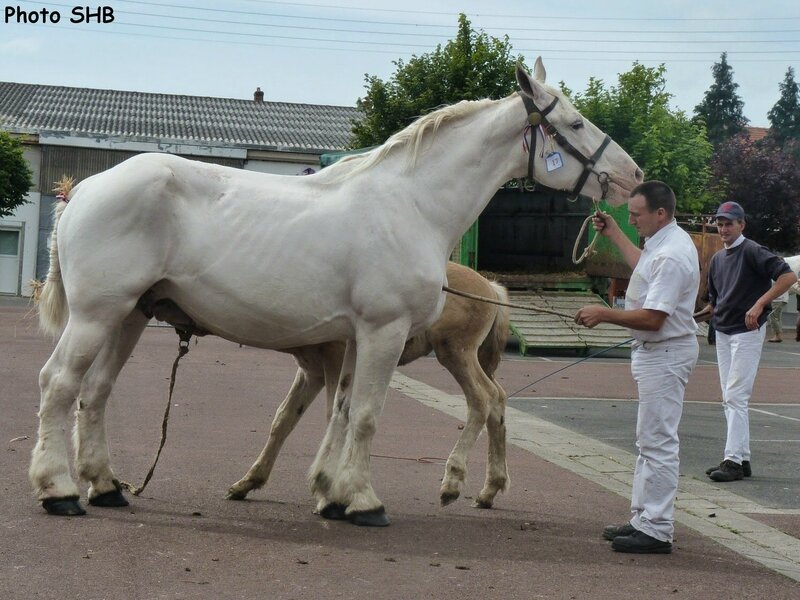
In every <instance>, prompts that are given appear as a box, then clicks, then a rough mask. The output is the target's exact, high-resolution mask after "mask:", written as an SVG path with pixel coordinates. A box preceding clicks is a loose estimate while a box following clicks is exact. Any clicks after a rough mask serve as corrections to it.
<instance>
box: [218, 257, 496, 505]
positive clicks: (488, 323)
mask: <svg viewBox="0 0 800 600" xmlns="http://www.w3.org/2000/svg"><path fill="white" fill-rule="evenodd" d="M447 281H448V284H449V286H450V287H451V288H453V289H456V290H459V291H461V292H467V293H470V294H473V295H476V296H482V297H484V298H489V299H491V300H496V301H499V302H507V301H508V295H507V293H506V290H505V288H504V287H502V286H501V285H498V284H496V283H492V282H490V281H488V280H487V279H486V278H484V277H482V276H481V275H479V274H478V273H476V272H475V271H473V270H472V269H469V268H467V267H464V266H462V265H459V264H456V263H452V262H451V263H448V265H447ZM508 319H509V311H508V308H506V307H502V306H498V305H495V304H487V303H484V302H476V301H475V300H469V299H466V298H463V297H460V296H453V295H451V294H448V295H447V299H446V300H445V303H444V309H443V310H442V314H441V316H440V317H439V319H438V320H437V321H436V322H435V323H434V324H433V325H431V327H430V328H428V329H427V330H426V331H424V332H423V333H420V334H418V335H416V336H414V337H412V338H411V339H410V340H408V341H407V342H406V346H405V348H404V350H403V354H402V355H401V356H400V363H399V364H400V365H401V366H402V365H405V364H408V363H410V362H412V361H415V360H417V359H418V358H420V357H422V356H426V355H427V354H429V353H430V352H431V351H433V352H434V353H435V354H436V359H437V360H438V361H439V362H440V363H441V364H442V366H444V367H445V368H446V369H447V370H448V371H450V373H451V374H452V375H453V377H454V378H455V380H456V381H457V382H458V384H459V385H460V386H461V389H462V390H464V397H465V399H466V402H467V423H466V426H465V427H464V429H463V430H462V432H461V435H460V436H459V439H458V442H457V443H456V445H455V447H454V448H453V450H452V452H451V453H450V457H449V458H448V459H447V465H446V466H445V471H444V477H443V478H442V486H441V489H440V491H439V495H440V499H441V503H442V506H445V505H447V504H450V503H451V502H453V501H454V500H456V499H457V498H458V496H459V495H460V493H461V489H460V488H461V486H462V485H463V483H464V481H465V479H466V477H467V456H468V455H469V451H470V449H471V448H472V446H473V445H474V444H475V440H477V439H478V436H479V435H480V433H481V431H482V430H483V427H484V425H485V426H486V431H487V433H488V437H489V448H488V456H487V461H486V479H485V481H484V484H483V489H482V490H481V492H480V494H478V497H477V498H476V500H475V505H476V506H478V507H480V508H491V507H492V504H493V503H494V497H495V496H496V495H497V492H499V491H501V490H502V491H505V489H506V488H507V486H508V481H509V480H508V468H507V466H506V426H505V408H506V393H505V390H503V388H502V387H501V386H500V384H499V383H497V381H496V380H495V378H494V373H495V371H496V370H497V366H498V365H499V364H500V359H501V357H502V354H503V349H504V348H505V346H506V341H507V340H508V333H509V329H508ZM344 350H345V344H344V343H343V342H327V343H325V344H317V345H315V346H306V347H304V348H295V349H293V350H291V351H290V352H291V353H292V354H293V355H294V357H295V359H296V360H297V364H298V369H297V375H296V376H295V380H294V383H293V384H292V387H291V389H290V390H289V393H288V395H287V396H286V398H285V399H284V401H283V402H282V403H281V405H280V407H278V411H277V412H276V414H275V418H274V419H273V421H272V426H271V428H270V433H269V437H268V438H267V444H266V446H264V449H263V450H262V451H261V454H260V455H259V456H258V459H256V462H255V463H253V466H252V467H250V470H249V471H248V472H247V474H246V475H245V476H244V477H243V478H242V479H240V480H239V481H237V482H236V483H234V484H233V485H232V486H231V488H230V490H228V498H230V499H231V500H244V499H245V497H246V496H247V494H248V493H249V492H250V491H251V490H254V489H258V488H260V487H262V486H263V485H264V484H265V483H266V482H267V479H269V476H270V473H271V472H272V467H273V466H274V465H275V460H276V459H277V457H278V453H279V452H280V450H281V447H282V446H283V443H284V441H286V438H287V437H288V436H289V434H291V432H292V430H293V429H294V427H295V425H297V423H298V422H299V421H300V418H301V417H302V416H303V414H305V412H306V410H307V409H308V407H309V405H310V404H311V403H312V402H313V401H314V399H315V398H316V397H317V395H318V394H319V392H320V390H322V388H323V387H324V388H325V390H326V395H327V400H328V406H327V415H328V419H330V417H331V415H332V412H333V401H334V396H335V394H336V384H337V382H338V378H339V372H340V371H341V368H342V360H343V358H344ZM327 516H335V515H334V511H333V510H332V509H329V510H328V513H327Z"/></svg>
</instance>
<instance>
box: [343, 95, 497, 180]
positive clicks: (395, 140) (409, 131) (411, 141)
mask: <svg viewBox="0 0 800 600" xmlns="http://www.w3.org/2000/svg"><path fill="white" fill-rule="evenodd" d="M491 102H492V100H490V99H488V98H487V99H483V100H462V101H461V102H457V103H456V104H451V105H450V106H445V107H443V108H440V109H438V110H435V111H433V112H431V113H428V114H427V115H423V116H421V117H420V118H419V119H417V120H416V121H414V122H413V123H411V125H409V126H408V127H406V128H405V129H402V130H400V131H398V132H397V133H395V134H394V135H393V136H392V137H390V138H389V139H388V140H386V141H385V142H384V143H383V144H382V145H380V146H378V147H377V148H375V149H374V150H370V151H369V152H366V153H364V154H354V155H351V156H346V157H344V158H342V159H341V160H339V161H338V162H337V163H336V164H334V165H331V166H330V167H328V169H327V170H328V171H329V173H331V175H333V176H334V180H336V179H338V178H339V177H344V176H348V177H349V176H351V175H355V174H356V173H361V172H362V171H366V170H367V169H369V168H370V167H373V166H374V165H376V164H378V163H379V162H381V161H382V160H383V159H384V158H386V156H387V155H388V154H389V153H390V152H391V151H392V150H395V149H410V150H411V151H410V152H409V153H408V162H409V165H408V166H409V168H411V167H413V166H414V164H415V163H416V160H417V157H418V156H419V149H420V146H421V145H422V139H423V137H424V136H425V133H426V132H428V131H430V133H431V134H435V133H436V130H437V129H439V126H440V125H441V124H442V123H444V122H445V121H453V120H455V119H461V118H464V117H467V116H469V115H471V114H473V113H475V112H477V111H479V110H480V109H481V108H483V107H485V106H486V105H487V104H490V103H491ZM347 166H349V167H352V168H351V169H349V170H347V172H346V173H344V172H342V173H339V172H338V171H339V168H340V167H341V168H343V169H347ZM332 171H335V172H332Z"/></svg>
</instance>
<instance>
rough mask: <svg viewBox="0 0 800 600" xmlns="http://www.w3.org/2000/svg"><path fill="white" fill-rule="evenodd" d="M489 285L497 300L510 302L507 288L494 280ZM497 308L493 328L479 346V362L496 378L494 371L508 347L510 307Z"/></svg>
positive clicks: (485, 370)
mask: <svg viewBox="0 0 800 600" xmlns="http://www.w3.org/2000/svg"><path fill="white" fill-rule="evenodd" d="M489 285H491V286H492V290H493V291H494V295H495V300H497V301H498V302H506V303H508V292H507V291H506V288H504V287H503V286H502V285H500V284H499V283H496V282H493V281H492V282H489ZM495 308H496V309H497V312H496V313H495V316H494V323H492V328H491V330H489V334H488V335H487V336H486V339H485V340H483V342H482V343H481V345H480V348H478V362H479V363H480V365H481V367H482V368H483V371H484V373H486V374H487V375H488V376H489V378H491V379H493V378H494V372H495V371H496V370H497V367H498V365H499V364H500V359H501V358H502V356H503V351H504V350H505V348H506V342H508V335H509V328H508V322H509V313H510V311H509V308H508V307H507V306H497V305H496V306H495Z"/></svg>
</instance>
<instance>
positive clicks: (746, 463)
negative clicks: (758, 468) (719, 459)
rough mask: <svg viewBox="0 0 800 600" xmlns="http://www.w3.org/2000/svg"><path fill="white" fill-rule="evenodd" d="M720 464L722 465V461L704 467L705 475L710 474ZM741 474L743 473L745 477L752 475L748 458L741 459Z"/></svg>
mask: <svg viewBox="0 0 800 600" xmlns="http://www.w3.org/2000/svg"><path fill="white" fill-rule="evenodd" d="M721 466H722V463H720V464H718V465H715V466H713V467H708V468H707V469H706V475H711V473H713V472H714V471H716V470H717V469H719V468H720V467H721ZM742 475H744V476H745V477H752V476H753V469H751V468H750V461H749V460H743V461H742Z"/></svg>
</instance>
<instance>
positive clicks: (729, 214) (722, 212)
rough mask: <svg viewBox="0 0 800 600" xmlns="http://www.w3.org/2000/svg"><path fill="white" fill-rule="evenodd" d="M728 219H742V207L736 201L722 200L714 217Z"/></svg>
mask: <svg viewBox="0 0 800 600" xmlns="http://www.w3.org/2000/svg"><path fill="white" fill-rule="evenodd" d="M720 217H722V218H723V219H730V220H731V221H737V220H738V221H742V220H744V209H743V208H742V207H741V205H740V204H739V203H738V202H723V203H722V204H720V205H719V208H718V209H717V215H716V218H717V219H719V218H720Z"/></svg>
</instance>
